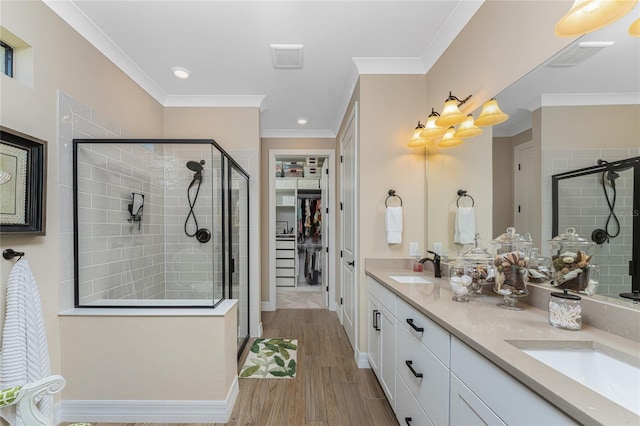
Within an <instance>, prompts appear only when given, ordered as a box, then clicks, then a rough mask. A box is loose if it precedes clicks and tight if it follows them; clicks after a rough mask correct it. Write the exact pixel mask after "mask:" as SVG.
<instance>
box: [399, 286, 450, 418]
mask: <svg viewBox="0 0 640 426" xmlns="http://www.w3.org/2000/svg"><path fill="white" fill-rule="evenodd" d="M396 318H397V327H396V330H397V348H396V373H397V377H398V379H397V380H396V389H397V392H398V395H399V394H400V388H401V387H402V388H403V387H406V388H407V389H408V390H409V391H410V393H411V395H412V396H413V397H415V399H416V401H417V402H418V408H420V410H421V411H423V412H424V413H425V414H426V416H427V418H428V420H429V421H428V423H426V424H434V425H447V424H449V347H450V336H449V333H448V332H447V331H445V330H444V329H443V328H442V327H440V326H439V325H437V324H436V323H434V322H433V321H432V320H430V319H429V318H427V317H426V316H424V315H423V314H421V313H420V312H419V311H418V310H417V309H415V308H414V307H412V306H411V305H409V304H408V303H407V302H405V301H404V300H402V299H400V298H398V301H397V316H396ZM399 403H400V401H399V400H398V402H397V404H399ZM420 414H421V413H420V411H418V410H417V409H415V408H414V413H409V414H405V413H400V412H399V411H396V416H397V417H398V421H399V422H400V423H401V424H402V422H403V421H405V418H407V417H411V418H413V417H416V418H420ZM410 424H411V425H418V424H424V423H419V422H417V421H413V422H410Z"/></svg>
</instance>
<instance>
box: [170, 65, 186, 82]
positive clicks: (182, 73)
mask: <svg viewBox="0 0 640 426" xmlns="http://www.w3.org/2000/svg"><path fill="white" fill-rule="evenodd" d="M171 71H173V75H175V76H176V77H178V78H181V79H183V80H186V79H187V78H189V70H188V69H186V68H182V67H173V68H171Z"/></svg>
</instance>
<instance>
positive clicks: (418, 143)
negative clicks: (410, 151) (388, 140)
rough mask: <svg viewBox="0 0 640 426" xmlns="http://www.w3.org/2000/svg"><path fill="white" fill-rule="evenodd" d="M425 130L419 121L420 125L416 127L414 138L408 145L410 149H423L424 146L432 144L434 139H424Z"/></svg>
mask: <svg viewBox="0 0 640 426" xmlns="http://www.w3.org/2000/svg"><path fill="white" fill-rule="evenodd" d="M423 129H424V124H422V123H420V121H418V125H417V126H416V129H415V130H414V131H413V137H412V138H411V140H410V141H409V143H408V144H407V146H408V147H410V148H421V147H423V146H428V145H429V144H430V143H431V142H432V139H430V138H424V137H422V130H423Z"/></svg>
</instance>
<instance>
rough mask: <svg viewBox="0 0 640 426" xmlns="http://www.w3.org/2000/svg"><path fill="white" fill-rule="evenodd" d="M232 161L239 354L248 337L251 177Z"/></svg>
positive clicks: (233, 288)
mask: <svg viewBox="0 0 640 426" xmlns="http://www.w3.org/2000/svg"><path fill="white" fill-rule="evenodd" d="M229 163H230V167H229V180H228V182H229V196H228V199H229V214H228V217H229V248H230V250H229V253H230V257H231V258H230V259H229V272H230V278H231V279H230V280H229V284H230V287H229V299H237V300H238V354H240V353H241V352H242V349H244V346H245V345H246V343H247V341H248V339H249V177H248V176H247V175H246V174H245V173H244V171H243V170H242V169H241V168H239V167H237V165H236V164H234V163H233V162H229Z"/></svg>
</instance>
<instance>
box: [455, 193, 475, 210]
mask: <svg viewBox="0 0 640 426" xmlns="http://www.w3.org/2000/svg"><path fill="white" fill-rule="evenodd" d="M462 197H469V198H471V207H474V206H475V205H476V201H475V200H474V199H473V197H472V196H471V195H467V191H465V190H464V189H458V199H457V200H456V206H458V207H460V198H462Z"/></svg>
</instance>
